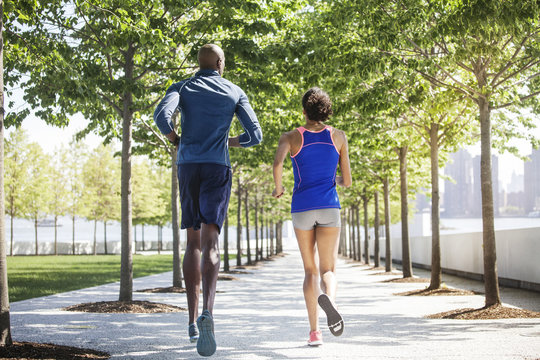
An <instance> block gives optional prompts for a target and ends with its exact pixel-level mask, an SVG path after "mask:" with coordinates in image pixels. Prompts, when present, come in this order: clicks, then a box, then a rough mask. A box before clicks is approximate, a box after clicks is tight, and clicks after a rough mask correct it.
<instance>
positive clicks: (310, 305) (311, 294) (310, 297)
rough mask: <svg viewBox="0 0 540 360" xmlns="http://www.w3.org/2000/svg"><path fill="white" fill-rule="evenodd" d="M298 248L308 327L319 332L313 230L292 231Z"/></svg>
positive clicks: (317, 287) (317, 274)
mask: <svg viewBox="0 0 540 360" xmlns="http://www.w3.org/2000/svg"><path fill="white" fill-rule="evenodd" d="M294 232H295V234H296V239H297V240H298V247H299V248H300V254H301V255H302V261H303V262H304V273H305V276H304V299H305V301H306V308H307V312H308V319H309V326H310V330H311V331H315V330H319V308H318V304H317V297H318V296H319V285H318V279H319V270H318V266H317V260H316V256H315V255H316V252H317V250H316V248H315V230H300V229H296V228H295V229H294Z"/></svg>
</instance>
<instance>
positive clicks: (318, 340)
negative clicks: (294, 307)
mask: <svg viewBox="0 0 540 360" xmlns="http://www.w3.org/2000/svg"><path fill="white" fill-rule="evenodd" d="M307 344H308V345H309V346H320V345H322V333H321V330H314V331H310V332H309V340H308V342H307Z"/></svg>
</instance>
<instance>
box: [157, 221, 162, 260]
mask: <svg viewBox="0 0 540 360" xmlns="http://www.w3.org/2000/svg"><path fill="white" fill-rule="evenodd" d="M162 246H163V225H161V224H159V225H158V241H157V253H158V254H161V247H162Z"/></svg>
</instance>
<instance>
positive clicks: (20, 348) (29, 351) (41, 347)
mask: <svg viewBox="0 0 540 360" xmlns="http://www.w3.org/2000/svg"><path fill="white" fill-rule="evenodd" d="M110 357H111V356H110V355H109V354H108V353H106V352H103V351H97V350H91V349H84V348H76V347H72V346H62V345H54V344H38V343H31V342H24V341H23V342H17V341H15V342H14V343H13V345H10V346H6V347H0V359H18V360H25V359H56V360H76V359H109V358H110Z"/></svg>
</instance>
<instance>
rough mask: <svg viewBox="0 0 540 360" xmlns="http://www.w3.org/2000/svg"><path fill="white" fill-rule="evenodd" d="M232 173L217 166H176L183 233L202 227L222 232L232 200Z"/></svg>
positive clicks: (226, 168) (225, 168) (222, 166)
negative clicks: (213, 225)
mask: <svg viewBox="0 0 540 360" xmlns="http://www.w3.org/2000/svg"><path fill="white" fill-rule="evenodd" d="M231 185H232V173H231V169H230V168H229V167H228V166H225V165H219V164H180V165H178V187H179V189H180V203H181V206H182V224H181V228H182V229H189V228H193V229H194V230H199V229H200V228H201V223H205V224H216V225H217V226H218V228H219V230H220V231H221V227H222V226H223V222H224V221H225V216H226V215H227V208H228V206H229V198H230V196H231Z"/></svg>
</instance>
